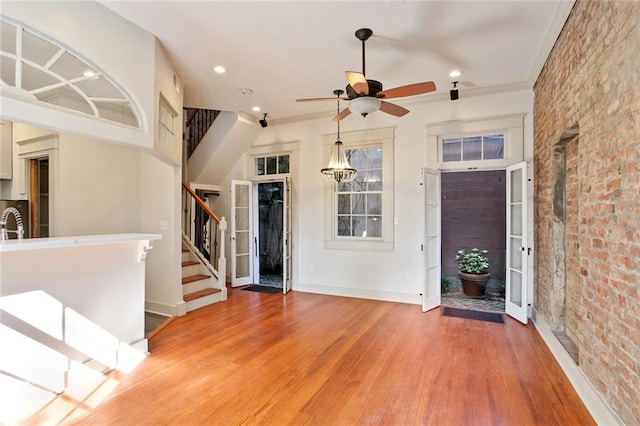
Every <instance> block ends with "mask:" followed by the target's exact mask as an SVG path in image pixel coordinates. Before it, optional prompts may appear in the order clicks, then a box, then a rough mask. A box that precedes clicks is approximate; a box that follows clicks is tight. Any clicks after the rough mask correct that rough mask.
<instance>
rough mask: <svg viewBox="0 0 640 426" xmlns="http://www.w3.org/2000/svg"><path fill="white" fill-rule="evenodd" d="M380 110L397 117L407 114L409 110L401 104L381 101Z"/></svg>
mask: <svg viewBox="0 0 640 426" xmlns="http://www.w3.org/2000/svg"><path fill="white" fill-rule="evenodd" d="M380 111H382V112H386V113H387V114H391V115H395V116H396V117H402V116H403V115H407V114H408V113H409V110H408V109H406V108H403V107H401V106H400V105H396V104H392V103H391V102H385V101H381V102H380Z"/></svg>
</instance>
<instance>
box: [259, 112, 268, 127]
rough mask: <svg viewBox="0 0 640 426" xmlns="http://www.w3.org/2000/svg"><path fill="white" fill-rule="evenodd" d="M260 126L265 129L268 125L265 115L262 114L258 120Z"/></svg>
mask: <svg viewBox="0 0 640 426" xmlns="http://www.w3.org/2000/svg"><path fill="white" fill-rule="evenodd" d="M260 125H261V126H262V127H267V126H268V125H269V123H267V113H266V112H265V113H264V116H263V117H262V120H260Z"/></svg>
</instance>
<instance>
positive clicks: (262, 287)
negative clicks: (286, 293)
mask: <svg viewBox="0 0 640 426" xmlns="http://www.w3.org/2000/svg"><path fill="white" fill-rule="evenodd" d="M241 290H246V291H256V292H258V293H269V294H278V293H282V288H278V287H268V286H266V285H250V286H248V287H243V288H242V289H241Z"/></svg>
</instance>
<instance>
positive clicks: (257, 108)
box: [251, 105, 260, 112]
mask: <svg viewBox="0 0 640 426" xmlns="http://www.w3.org/2000/svg"><path fill="white" fill-rule="evenodd" d="M251 109H252V110H253V111H255V112H258V111H260V107H259V106H258V105H256V106H254V107H253V108H251Z"/></svg>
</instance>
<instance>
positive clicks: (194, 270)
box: [182, 263, 210, 278]
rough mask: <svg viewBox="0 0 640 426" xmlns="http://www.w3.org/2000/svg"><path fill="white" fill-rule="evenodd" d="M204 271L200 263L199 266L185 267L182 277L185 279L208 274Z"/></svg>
mask: <svg viewBox="0 0 640 426" xmlns="http://www.w3.org/2000/svg"><path fill="white" fill-rule="evenodd" d="M203 269H204V268H202V267H201V265H200V264H199V263H198V264H197V265H189V266H183V267H182V277H183V278H184V277H188V276H190V275H198V274H206V272H205V271H203ZM209 275H210V274H209Z"/></svg>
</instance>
